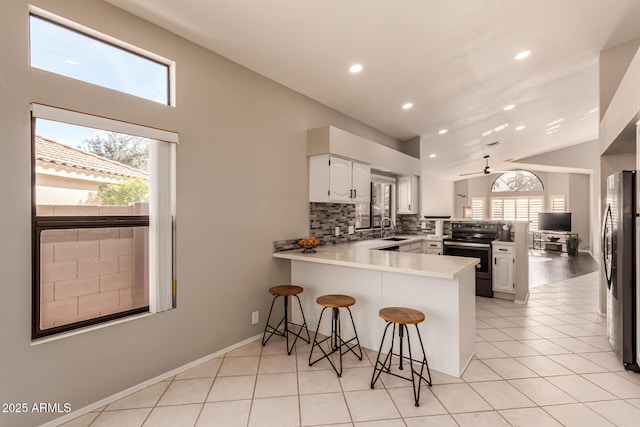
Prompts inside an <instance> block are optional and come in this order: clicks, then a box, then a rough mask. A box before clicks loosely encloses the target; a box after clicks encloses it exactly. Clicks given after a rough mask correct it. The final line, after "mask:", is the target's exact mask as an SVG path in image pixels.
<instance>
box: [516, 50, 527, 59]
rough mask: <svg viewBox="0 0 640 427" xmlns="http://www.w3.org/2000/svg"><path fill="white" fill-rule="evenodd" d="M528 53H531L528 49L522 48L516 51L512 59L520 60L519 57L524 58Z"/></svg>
mask: <svg viewBox="0 0 640 427" xmlns="http://www.w3.org/2000/svg"><path fill="white" fill-rule="evenodd" d="M529 55H531V51H530V50H523V51H522V52H520V53H518V54H517V55H516V56H515V57H514V58H513V59H515V60H516V61H520V60H521V59H524V58H526V57H527V56H529Z"/></svg>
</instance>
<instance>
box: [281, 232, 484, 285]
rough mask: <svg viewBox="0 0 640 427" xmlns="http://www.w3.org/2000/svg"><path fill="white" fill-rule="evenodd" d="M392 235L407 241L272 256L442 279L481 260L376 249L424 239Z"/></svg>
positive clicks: (363, 243)
mask: <svg viewBox="0 0 640 427" xmlns="http://www.w3.org/2000/svg"><path fill="white" fill-rule="evenodd" d="M393 237H404V238H406V239H407V240H402V241H399V242H394V241H388V240H383V239H371V240H360V241H357V242H352V243H342V244H338V245H333V246H319V247H318V248H317V249H316V250H317V252H316V253H308V254H305V253H302V249H296V250H293V251H286V252H276V253H274V254H273V257H274V258H282V259H289V260H296V261H306V262H314V263H320V264H331V265H341V266H345V267H355V268H364V269H368V270H381V271H390V272H395V273H405V274H412V275H416V276H425V277H437V278H442V279H455V278H457V277H458V276H459V275H460V274H462V273H464V272H466V271H468V270H470V269H474V268H475V266H476V264H478V262H479V261H480V260H479V259H477V258H464V257H456V256H443V255H427V254H421V253H409V252H391V251H379V250H376V249H379V248H384V247H389V246H400V245H405V244H407V243H415V242H420V241H422V240H425V238H424V237H423V236H409V235H407V236H393Z"/></svg>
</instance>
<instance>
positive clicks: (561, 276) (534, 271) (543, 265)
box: [529, 250, 599, 287]
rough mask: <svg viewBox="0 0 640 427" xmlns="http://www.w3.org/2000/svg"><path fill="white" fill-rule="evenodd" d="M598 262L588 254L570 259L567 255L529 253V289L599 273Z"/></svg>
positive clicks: (581, 253) (545, 252)
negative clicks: (595, 272)
mask: <svg viewBox="0 0 640 427" xmlns="http://www.w3.org/2000/svg"><path fill="white" fill-rule="evenodd" d="M598 267H599V265H598V261H596V260H595V259H594V258H593V257H592V256H591V255H590V254H589V253H588V252H578V256H575V257H570V256H568V255H567V254H566V253H560V252H550V251H541V250H530V251H529V287H535V286H540V285H545V284H547V283H554V282H558V281H560V280H565V279H571V278H573V277H577V276H582V275H583V274H588V273H592V272H594V271H598Z"/></svg>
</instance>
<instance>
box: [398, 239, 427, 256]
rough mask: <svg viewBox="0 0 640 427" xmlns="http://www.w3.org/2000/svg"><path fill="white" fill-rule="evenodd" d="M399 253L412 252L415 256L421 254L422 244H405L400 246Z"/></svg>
mask: <svg viewBox="0 0 640 427" xmlns="http://www.w3.org/2000/svg"><path fill="white" fill-rule="evenodd" d="M398 252H411V253H414V254H421V253H422V242H413V243H405V244H404V245H399V247H398Z"/></svg>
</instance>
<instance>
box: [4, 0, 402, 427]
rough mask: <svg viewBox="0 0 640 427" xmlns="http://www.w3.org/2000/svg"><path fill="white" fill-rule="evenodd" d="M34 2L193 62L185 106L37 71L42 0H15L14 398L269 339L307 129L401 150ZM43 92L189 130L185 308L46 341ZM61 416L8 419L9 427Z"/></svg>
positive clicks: (75, 4) (163, 44) (121, 383)
mask: <svg viewBox="0 0 640 427" xmlns="http://www.w3.org/2000/svg"><path fill="white" fill-rule="evenodd" d="M31 3H32V4H34V5H36V6H38V7H41V8H43V9H46V10H49V11H50V12H53V13H56V14H59V15H61V16H64V17H66V18H68V19H71V20H72V21H75V22H78V23H80V24H82V25H86V26H88V27H91V28H94V29H95V30H97V31H101V32H104V33H106V34H109V35H111V36H113V37H116V38H118V39H120V40H123V41H126V42H128V43H131V44H133V45H136V46H139V47H141V48H143V49H146V50H149V51H152V52H155V53H157V54H159V55H162V56H164V57H167V58H170V59H172V60H175V61H176V63H177V81H176V86H177V106H176V107H175V108H173V107H167V106H162V105H159V104H156V103H153V102H149V101H145V100H142V99H138V98H135V97H132V96H128V95H123V94H120V93H114V92H112V91H110V90H108V89H103V88H100V87H95V86H92V85H90V84H84V83H80V82H77V81H74V80H72V79H68V78H65V77H61V76H57V75H53V74H50V73H47V72H44V71H41V70H36V69H30V68H29V67H28V34H29V31H28V4H29V2H27V1H23V0H9V1H8V0H3V1H2V13H1V14H0V28H2V37H0V54H1V58H2V60H1V61H0V129H1V130H2V132H1V135H2V136H1V138H2V139H1V146H2V156H0V196H1V197H2V200H3V208H2V214H1V215H2V221H0V271H1V272H2V274H3V280H2V289H3V293H2V298H0V402H69V403H71V405H72V408H73V409H74V410H75V409H79V408H81V407H83V406H85V405H87V404H90V403H92V402H95V401H97V400H99V399H102V398H105V397H107V396H110V395H111V394H113V393H116V392H118V391H120V390H123V389H126V388H128V387H130V386H133V385H135V384H138V383H140V382H142V381H145V380H147V379H149V378H152V377H154V376H157V375H159V374H161V373H163V372H166V371H168V370H171V369H174V368H176V367H179V366H181V365H183V364H185V363H188V362H190V361H193V360H195V359H198V358H200V357H203V356H205V355H208V354H211V353H214V352H216V351H218V350H221V349H223V348H225V347H227V346H230V345H232V344H235V343H238V342H240V341H242V340H244V339H247V338H250V337H252V336H255V335H257V334H260V333H261V331H262V328H263V327H264V323H263V322H261V323H260V324H258V325H256V326H252V325H251V322H250V319H251V312H252V311H254V310H260V312H261V316H260V318H261V319H262V320H263V321H264V318H265V317H266V315H267V310H268V308H269V304H270V297H269V294H268V292H267V288H268V287H269V286H271V285H273V284H277V283H286V282H288V281H289V279H290V277H289V264H288V262H286V261H275V260H273V259H272V257H271V252H272V242H273V241H274V240H280V239H287V238H295V237H298V236H303V235H306V233H307V232H308V227H309V217H308V215H309V213H308V210H309V202H308V184H307V161H306V155H305V153H306V130H307V129H310V128H315V127H320V126H325V125H335V126H337V127H339V128H341V129H345V130H347V131H349V132H352V133H355V134H358V135H360V136H363V137H365V138H367V139H370V140H374V141H377V142H380V143H383V144H385V145H388V146H391V147H393V148H399V147H400V145H401V143H400V141H397V140H395V139H393V138H391V137H389V136H387V135H385V134H382V133H380V132H378V131H376V130H375V129H372V128H370V127H367V126H365V125H363V124H361V123H359V122H356V121H355V120H352V119H350V118H348V117H346V116H344V115H341V114H339V113H337V112H336V111H334V110H331V109H329V108H327V107H325V106H323V105H320V104H318V103H317V102H315V101H313V100H311V99H309V98H307V97H305V96H302V95H300V94H298V93H296V92H293V91H291V90H289V89H287V88H285V87H283V86H281V85H279V84H276V83H274V82H272V81H270V80H268V79H266V78H265V77H262V76H260V75H258V74H256V73H254V72H252V71H249V70H247V69H245V68H243V67H241V66H239V65H237V64H235V63H233V62H231V61H229V60H227V59H225V58H223V57H221V56H219V55H216V54H213V53H211V52H209V51H207V50H204V49H203V48H201V47H199V46H197V45H195V44H193V43H190V42H187V41H185V40H184V39H181V38H179V37H177V36H175V35H173V34H171V33H168V32H166V31H164V30H161V29H159V28H158V27H156V26H154V25H151V24H149V23H147V22H145V21H142V20H140V19H138V18H136V17H134V16H132V15H129V14H127V13H125V12H123V11H121V10H119V9H117V8H114V7H112V6H110V5H108V4H106V3H103V2H101V1H96V0H89V1H84V0H65V1H44V0H36V1H32V2H31ZM283 66H284V64H283ZM32 101H35V102H39V103H43V104H48V105H54V106H59V107H62V108H68V109H71V110H79V111H85V112H88V113H91V114H96V115H101V116H107V117H111V118H114V119H122V120H126V121H130V122H134V123H139V124H142V125H147V126H152V127H159V128H163V129H169V130H172V131H177V132H179V134H180V145H179V147H178V157H177V207H178V208H177V216H178V217H177V233H178V234H177V261H178V264H177V275H178V308H177V309H175V310H172V311H169V312H166V313H162V314H156V315H152V316H148V317H146V318H143V319H137V320H134V321H131V322H125V323H122V324H118V325H112V326H109V327H106V328H103V329H98V330H94V331H90V332H86V333H81V334H78V335H75V336H70V337H66V338H63V339H60V340H57V341H53V342H48V343H42V344H39V345H35V346H33V345H32V343H31V338H30V322H31V308H30V307H31V241H30V215H31V210H30V209H31V197H30V188H31V171H30V164H31V154H30V132H31V130H30V119H29V108H30V103H31V102H32ZM57 416H58V415H57V414H28V415H17V416H10V415H6V414H0V425H11V426H27V425H28V426H32V425H36V424H39V423H42V422H45V421H46V420H49V419H52V418H55V417H57Z"/></svg>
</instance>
